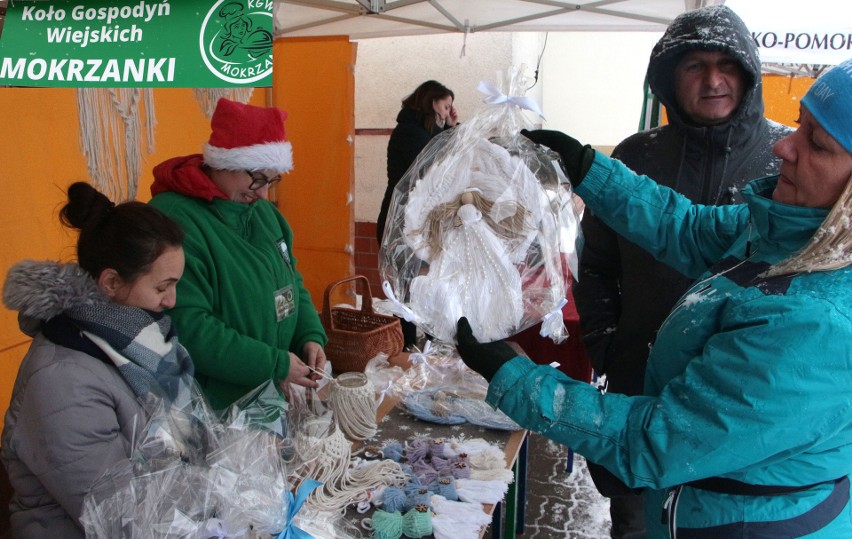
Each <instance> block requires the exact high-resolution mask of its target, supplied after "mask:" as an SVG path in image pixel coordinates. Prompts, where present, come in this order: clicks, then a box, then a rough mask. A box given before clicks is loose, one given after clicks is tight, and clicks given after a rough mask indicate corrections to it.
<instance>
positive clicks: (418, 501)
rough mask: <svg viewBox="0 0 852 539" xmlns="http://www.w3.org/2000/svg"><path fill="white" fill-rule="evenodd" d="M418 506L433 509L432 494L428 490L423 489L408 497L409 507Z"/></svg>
mask: <svg viewBox="0 0 852 539" xmlns="http://www.w3.org/2000/svg"><path fill="white" fill-rule="evenodd" d="M418 505H423V506H426V507H427V508H429V509H431V508H432V492H431V491H430V490H429V489H428V488H426V487H421V488H420V489H419V490H417V491H415V492H412V493H410V494H409V495H408V507H417V506H418Z"/></svg>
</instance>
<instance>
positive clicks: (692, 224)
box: [488, 154, 852, 539]
mask: <svg viewBox="0 0 852 539" xmlns="http://www.w3.org/2000/svg"><path fill="white" fill-rule="evenodd" d="M775 182H776V178H775V177H770V178H764V179H760V180H755V181H753V182H751V183H750V184H749V186H748V187H746V189H745V190H744V193H743V195H744V198H745V200H746V202H747V203H746V204H742V205H736V206H702V205H697V204H692V203H691V202H690V201H689V200H688V199H686V198H685V197H683V196H681V195H678V194H677V193H675V192H674V191H672V190H670V189H668V188H666V187H662V186H659V185H657V184H655V183H654V182H652V181H650V180H649V179H647V178H645V177H642V176H638V175H636V174H634V173H632V172H631V171H630V170H629V169H627V168H626V167H625V166H624V165H622V164H621V163H620V162H618V161H616V160H612V159H609V158H607V157H604V156H602V155H600V154H598V155H597V156H596V157H595V161H594V163H593V165H592V168H591V169H590V171H589V173H588V174H587V176H586V177H585V179H584V180H583V183H582V184H581V185H580V186H579V187H578V188H577V194H578V195H580V196H581V197H582V198H583V200H584V201H585V203H586V204H587V205H588V206H589V207H590V208H591V209H592V210H593V211H594V212H595V214H596V215H598V216H600V217H601V218H603V219H604V220H605V221H606V222H607V224H608V225H609V226H611V227H612V228H613V229H614V230H616V232H618V233H620V234H622V235H624V236H625V237H627V238H628V239H630V240H631V241H633V242H635V243H637V244H639V245H641V246H643V247H645V248H646V249H647V250H649V251H650V252H651V253H652V254H653V255H654V256H655V257H657V258H659V259H660V260H662V261H663V262H666V263H667V264H669V265H671V266H673V267H674V268H675V269H677V270H679V271H681V272H682V273H684V274H686V275H690V276H692V277H694V278H697V281H696V282H695V284H693V286H692V287H691V288H690V289H689V290H688V291H687V292H686V294H685V295H684V296H683V297H682V298H681V300H680V301H679V302H678V304H677V305H676V306H675V308H674V309H673V311H672V313H671V314H670V315H669V316H668V318H667V319H666V321H665V322H664V323H663V325H662V327H661V328H660V330H659V332H658V334H657V338H656V340H655V342H654V343H653V345H652V349H651V353H650V357H649V360H648V370H647V374H646V378H645V394H644V395H643V396H637V397H627V396H624V395H617V394H602V393H601V392H600V391H598V390H597V389H596V388H594V387H593V386H590V385H588V384H583V383H580V382H577V381H574V380H571V379H569V378H567V377H565V376H563V375H562V374H561V373H559V372H558V371H557V370H555V369H552V368H550V367H547V366H536V365H534V364H533V363H532V362H531V361H530V360H528V359H527V358H524V357H517V358H515V359H513V360H512V361H510V362H509V363H507V364H506V365H504V366H503V367H502V368H501V369H500V370H499V371H498V373H497V375H496V377H495V378H494V379H493V380H492V382H491V386H490V388H489V392H488V401H489V402H490V403H491V404H492V405H495V406H499V408H500V409H501V410H503V411H504V412H506V413H507V414H508V415H509V416H510V417H512V418H513V419H514V420H515V421H517V422H518V423H519V424H521V425H523V426H525V427H528V428H530V429H532V430H534V431H537V432H541V433H542V434H544V435H545V436H547V437H549V438H551V439H553V440H556V441H558V442H560V443H563V444H565V445H567V446H569V447H571V448H573V449H574V450H576V451H577V452H578V453H580V454H582V455H584V456H585V457H586V458H588V459H589V460H590V461H592V462H595V463H598V464H601V465H603V466H605V467H606V468H607V469H609V470H610V471H611V472H612V473H613V474H615V475H616V476H617V477H618V478H620V479H621V480H622V481H624V482H625V483H626V484H627V485H628V486H631V487H645V489H646V490H645V495H646V511H647V519H646V520H647V522H648V534H649V535H648V537H650V538H659V537H667V536H668V532H667V531H666V525H667V524H672V523H675V524H676V526H677V530H678V531H677V537H678V538H683V539H685V538H689V537H714V538H724V537H773V538H782V537H825V538H839V537H852V509H850V505H849V482H848V478H847V476H848V475H849V474H850V472H852V390H850V389H849V388H850V387H852V268H844V269H839V270H834V271H824V272H812V273H804V274H796V275H784V276H776V277H767V276H766V275H765V271H766V270H767V269H768V267H769V266H770V265H771V264H774V263H777V262H779V261H780V260H783V259H785V258H787V257H789V256H790V255H791V254H793V253H795V252H796V251H797V250H799V249H800V248H801V247H802V246H804V245H805V243H807V241H808V240H809V239H810V238H811V237H812V236H813V234H814V233H815V232H816V231H817V229H818V228H819V227H820V225H821V224H822V222H823V220H824V219H825V216H826V215H827V213H828V212H827V210H825V209H815V208H805V207H800V206H790V205H785V204H780V203H776V202H774V201H772V200H771V192H772V189H774V187H775ZM707 478H724V479H731V480H736V481H738V482H741V483H746V484H749V485H766V486H772V487H784V486H787V487H803V486H807V485H814V486H813V487H811V488H805V489H803V490H798V491H794V492H790V493H787V494H782V495H772V496H764V495H753V494H732V493H730V492H731V491H727V492H725V493H723V492H715V491H711V490H706V489H705V488H698V487H696V486H691V485H685V484H687V483H690V482H693V481H697V480H702V479H707ZM680 485H685V486H683V487H680V488H676V487H678V486H680ZM675 492H677V494H678V496H677V497H676V498H673V499H676V502H677V503H676V506H675V507H674V513H673V514H667V515H666V518H665V519H662V518H661V516H662V507H663V504H664V502H665V501H666V500H667V499H668V498H669V495H670V494H672V495H673V494H674V493H675ZM670 505H671V504H670ZM664 522H665V524H664ZM708 534H709V535H708Z"/></svg>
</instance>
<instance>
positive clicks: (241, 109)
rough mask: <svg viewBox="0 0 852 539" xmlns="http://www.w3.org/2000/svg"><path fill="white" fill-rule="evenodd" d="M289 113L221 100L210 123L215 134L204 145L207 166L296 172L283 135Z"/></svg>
mask: <svg viewBox="0 0 852 539" xmlns="http://www.w3.org/2000/svg"><path fill="white" fill-rule="evenodd" d="M286 119H287V113H286V112H284V111H283V110H280V109H277V108H275V107H255V106H254V105H244V104H242V103H239V102H237V101H231V100H229V99H225V98H222V99H220V100H219V102H218V103H216V111H215V112H213V118H212V119H211V121H210V127H211V128H212V129H213V132H212V133H211V134H210V141H209V142H208V143H207V144H205V145H204V163H205V164H206V165H208V166H210V167H213V168H217V169H220V170H252V171H253V170H274V171H275V172H277V173H282V172H289V171H290V169H292V168H293V149H292V146H291V145H290V143H289V142H288V141H287V137H286V135H285V133H284V120H286Z"/></svg>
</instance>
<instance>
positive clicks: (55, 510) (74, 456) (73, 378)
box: [0, 262, 145, 538]
mask: <svg viewBox="0 0 852 539" xmlns="http://www.w3.org/2000/svg"><path fill="white" fill-rule="evenodd" d="M30 283H38V284H39V285H38V286H29V284H30ZM99 295H100V292H99V291H98V290H97V287H96V285H95V283H94V281H92V279H91V278H89V277H88V276H87V275H85V274H83V272H82V271H81V270H80V269H79V267H77V266H76V265H73V264H69V265H57V264H50V263H47V264H45V263H33V262H27V263H22V264H19V265H18V266H16V267H15V268H13V270H12V271H10V274H9V277H8V278H7V280H6V284H5V286H4V289H3V301H4V303H5V304H6V306H7V307H9V308H10V309H14V310H17V311H19V320H20V322H21V330H22V331H24V332H25V333H27V334H30V335H33V333H32V330H33V329H35V330H36V331H37V333H35V334H34V335H35V338H34V340H33V342H32V344H31V346H30V349H29V351H28V352H27V354H26V356H25V357H24V360H23V362H22V363H21V367H20V369H19V370H18V377H17V379H16V380H15V386H14V389H13V392H12V402H11V404H10V406H9V409H8V411H7V412H6V420H5V421H6V423H5V427H4V429H3V437H2V453H0V457H2V460H3V465H4V466H5V467H6V470H7V471H8V474H9V480H10V482H11V484H12V487H13V489H14V491H15V492H14V495H13V497H12V501H11V503H10V511H11V524H12V534H13V537H15V538H30V537H51V538H77V537H79V538H82V537H85V534H84V532H83V528H82V526H81V524H80V521H79V518H80V515H81V513H82V509H83V499H84V497H85V495H86V493H87V492H88V490H89V488H90V487H91V486H92V484H93V483H94V481H95V480H96V479H97V478H98V477H100V475H101V474H102V473H103V472H104V471H105V470H106V469H107V468H109V467H110V466H111V465H113V464H116V463H118V462H120V461H122V460H125V459H127V458H129V456H130V445H131V440H133V438H134V432H135V433H136V435H137V436H138V434H139V433H140V432H141V429H142V427H143V426H144V417H145V416H144V412H143V409H142V407H141V405H140V404H139V402H138V401H137V399H136V396H135V395H134V394H133V391H132V390H131V389H130V386H128V385H127V383H126V382H125V381H124V379H123V378H122V376H121V375H120V374H119V372H118V370H117V369H116V368H115V366H113V365H111V364H108V363H106V362H104V361H102V360H101V359H98V358H96V357H93V356H91V355H89V354H86V353H83V352H80V351H76V350H72V349H70V348H66V347H64V346H59V345H57V344H54V343H53V342H51V341H50V340H48V339H47V338H46V337H45V336H44V335H43V334H42V332H41V329H42V322H43V321H46V320H48V319H50V318H52V317H53V316H55V315H56V314H59V313H61V312H62V311H63V310H64V309H66V308H68V307H70V306H72V305H74V304H75V302H85V301H88V302H91V301H103V298H102V297H100V298H99V297H98V296H99Z"/></svg>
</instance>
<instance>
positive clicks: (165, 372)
mask: <svg viewBox="0 0 852 539" xmlns="http://www.w3.org/2000/svg"><path fill="white" fill-rule="evenodd" d="M64 314H65V316H67V317H68V318H69V319H70V320H72V321H73V322H74V324H75V325H76V326H77V327H79V328H80V329H81V330H82V331H83V333H84V335H86V337H88V338H89V339H90V340H91V341H92V342H94V343H95V344H96V345H97V346H98V347H99V348H100V349H101V350H103V351H104V353H105V354H106V356H107V357H108V358H109V359H110V360H111V361H112V362H113V363H114V364H115V366H116V367H117V368H118V371H119V373H121V375H122V376H123V377H124V380H125V381H126V382H127V384H128V385H129V386H130V387H131V389H132V390H133V392H134V393H135V394H136V396H138V397H140V398H142V399H143V400H147V399H148V398H149V397H150V396H151V395H154V396H157V397H161V398H163V399H165V400H166V401H167V402H168V403H171V404H175V405H176V406H177V407H178V408H183V407H184V406H186V405H187V404H188V403H189V402H190V400H191V395H192V391H191V387H192V377H193V373H194V368H193V365H192V360H191V359H190V357H189V353H187V351H186V349H185V348H184V347H183V346H182V345H181V344H180V343H179V342H178V338H177V335H175V332H174V328H173V327H172V319H171V318H170V317H169V316H167V315H165V314H164V313H156V312H152V311H147V310H145V309H140V308H138V307H127V306H122V305H117V304H115V303H111V302H103V303H100V302H99V303H93V304H88V305H77V306H74V307H71V308H70V309H67V310H66V311H65V312H64Z"/></svg>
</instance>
